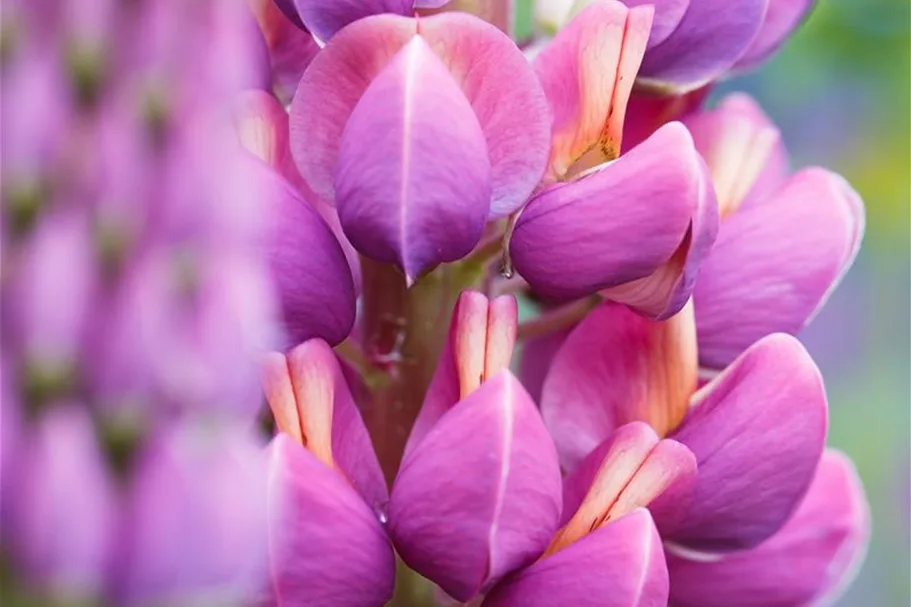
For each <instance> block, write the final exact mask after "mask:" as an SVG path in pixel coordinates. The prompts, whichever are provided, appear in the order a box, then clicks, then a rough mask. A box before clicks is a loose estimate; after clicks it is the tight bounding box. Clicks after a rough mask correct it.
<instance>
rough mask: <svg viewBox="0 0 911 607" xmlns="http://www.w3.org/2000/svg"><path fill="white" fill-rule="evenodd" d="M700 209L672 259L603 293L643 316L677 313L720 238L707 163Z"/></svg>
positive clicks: (662, 317)
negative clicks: (648, 272) (637, 277)
mask: <svg viewBox="0 0 911 607" xmlns="http://www.w3.org/2000/svg"><path fill="white" fill-rule="evenodd" d="M699 166H700V171H701V176H702V179H700V180H699V181H698V183H699V186H698V191H697V194H696V209H695V210H694V212H693V217H692V220H691V222H690V229H689V230H688V231H687V234H686V237H685V238H684V240H683V242H682V243H681V244H680V246H679V247H677V250H676V251H675V252H674V254H673V256H671V258H670V259H669V260H668V261H666V262H664V263H663V264H662V265H661V267H659V268H658V269H657V270H655V271H654V272H652V274H650V275H649V276H646V277H645V278H640V279H638V280H634V281H632V282H630V283H627V284H624V285H618V286H616V287H612V288H610V289H605V290H604V291H602V293H601V294H602V295H604V296H605V297H606V298H608V299H612V300H614V301H619V302H621V303H624V304H626V305H628V306H629V307H631V308H633V309H634V310H636V311H637V312H638V313H639V314H642V315H643V316H647V317H648V318H652V319H655V320H665V319H668V318H670V317H671V316H673V315H675V314H677V313H678V312H679V311H680V310H682V309H683V307H684V306H685V305H686V303H687V301H689V299H690V296H691V295H692V294H693V288H694V287H695V286H696V278H697V276H698V275H699V270H700V269H701V267H702V263H703V261H704V260H705V258H706V256H707V255H708V254H709V251H710V250H711V249H712V245H714V244H715V237H716V236H717V235H718V203H717V201H716V200H715V190H714V188H713V187H712V182H711V178H710V177H709V172H708V169H707V168H706V167H705V164H704V163H702V162H700V163H699Z"/></svg>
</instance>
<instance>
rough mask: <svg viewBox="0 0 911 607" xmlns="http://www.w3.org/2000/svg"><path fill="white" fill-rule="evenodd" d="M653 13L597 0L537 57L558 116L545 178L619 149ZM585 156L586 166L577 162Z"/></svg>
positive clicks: (536, 63) (594, 161)
mask: <svg viewBox="0 0 911 607" xmlns="http://www.w3.org/2000/svg"><path fill="white" fill-rule="evenodd" d="M652 14H653V9H652V7H650V6H648V7H640V8H637V9H633V10H630V9H627V8H626V7H625V6H624V5H622V4H620V3H619V2H597V3H595V4H593V5H591V6H590V7H588V8H587V9H585V10H583V11H582V12H581V13H579V15H578V16H577V17H576V18H575V19H573V21H572V22H571V23H570V24H569V26H567V27H566V28H564V29H563V30H561V31H560V32H559V33H558V34H557V36H556V37H555V38H554V39H553V40H552V41H551V42H550V44H548V45H547V46H546V47H545V48H544V50H543V51H541V53H540V54H539V55H538V56H537V57H535V59H534V67H535V72H536V73H537V75H538V78H539V79H540V80H541V85H542V87H543V89H544V94H545V95H547V101H548V102H549V104H550V107H551V110H552V112H553V117H554V123H553V134H552V140H553V141H552V145H551V153H550V161H549V165H548V169H547V174H546V176H545V182H554V181H558V180H562V179H565V178H567V177H569V176H571V175H572V174H575V173H578V172H579V171H580V170H584V169H586V168H588V167H591V166H594V165H597V164H600V163H602V162H605V161H608V160H614V159H615V158H617V156H619V155H620V143H621V137H622V133H623V116H624V114H625V111H626V103H627V100H628V99H629V94H630V91H631V90H632V86H633V81H634V80H635V77H636V71H637V70H638V69H639V64H640V63H641V62H642V56H643V54H644V53H645V45H646V41H647V40H648V34H649V28H650V27H651V23H652ZM583 156H585V157H586V158H585V160H584V161H583V163H582V164H583V165H587V166H578V167H576V166H574V165H576V163H577V161H579V160H580V158H582V157H583Z"/></svg>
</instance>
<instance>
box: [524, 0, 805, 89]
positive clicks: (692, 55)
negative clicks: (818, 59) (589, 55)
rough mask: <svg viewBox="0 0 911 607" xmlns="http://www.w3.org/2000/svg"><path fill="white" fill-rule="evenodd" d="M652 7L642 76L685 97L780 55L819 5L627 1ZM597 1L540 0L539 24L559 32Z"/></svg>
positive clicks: (767, 0) (763, 0)
mask: <svg viewBox="0 0 911 607" xmlns="http://www.w3.org/2000/svg"><path fill="white" fill-rule="evenodd" d="M622 1H623V3H624V4H626V5H627V6H630V7H634V6H639V5H643V4H652V5H653V6H654V7H655V21H654V25H653V27H652V32H651V35H650V36H649V41H648V52H647V53H646V55H645V59H644V61H643V64H642V69H641V71H640V72H639V75H638V82H639V84H640V85H641V86H643V87H644V88H648V89H651V90H653V91H657V92H660V93H662V94H668V93H673V94H682V93H686V92H689V91H691V90H695V89H698V88H700V87H702V86H704V85H706V84H708V83H709V82H712V81H714V80H717V79H718V78H720V77H722V76H724V75H725V74H726V73H727V72H728V71H730V70H736V69H743V68H748V67H753V66H755V65H756V64H758V63H760V62H761V61H762V60H764V59H765V58H766V57H768V56H769V55H770V54H771V53H772V52H774V51H775V50H776V49H777V48H778V47H779V46H780V45H781V44H782V43H783V42H784V41H785V40H786V39H787V36H788V34H790V33H791V32H792V31H793V30H794V28H796V27H797V26H798V25H799V24H800V22H801V21H802V20H803V19H804V18H805V17H806V15H807V14H808V13H809V12H810V10H811V9H812V7H813V4H814V1H813V0H798V1H792V0H737V2H724V3H719V2H715V1H713V0H658V1H649V2H644V1H642V0H622ZM594 3H595V0H539V1H538V2H537V3H536V10H537V15H538V20H539V22H540V23H541V24H542V25H543V26H544V27H545V28H547V29H549V30H552V31H557V30H559V29H561V28H563V27H564V26H565V25H566V23H567V22H568V21H569V20H571V19H572V18H573V17H574V16H575V15H577V14H578V13H579V12H580V11H581V10H582V9H584V8H585V7H586V6H588V5H591V4H594Z"/></svg>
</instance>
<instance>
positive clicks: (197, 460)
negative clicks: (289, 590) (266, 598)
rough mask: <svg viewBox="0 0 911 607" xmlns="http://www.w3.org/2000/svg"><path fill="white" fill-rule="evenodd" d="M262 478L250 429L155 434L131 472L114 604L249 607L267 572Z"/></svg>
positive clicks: (192, 425) (186, 427) (195, 428)
mask: <svg viewBox="0 0 911 607" xmlns="http://www.w3.org/2000/svg"><path fill="white" fill-rule="evenodd" d="M205 421H210V420H205ZM266 472H267V469H266V461H265V458H264V454H263V451H262V448H261V446H260V444H259V442H258V441H257V440H256V437H255V436H254V435H253V434H252V433H250V432H249V428H248V427H247V426H246V425H242V426H219V425H215V426H213V425H212V424H204V423H198V422H194V421H189V420H183V421H182V422H181V423H179V424H177V425H174V426H169V427H167V428H165V429H164V430H160V431H159V432H158V433H157V434H156V435H155V436H154V437H153V439H152V440H151V441H149V442H148V443H147V444H146V446H145V447H144V448H143V451H142V452H141V453H140V455H139V457H138V462H137V463H136V465H135V466H134V468H133V473H132V478H131V483H130V491H129V496H128V499H127V508H126V509H125V512H126V520H125V521H123V524H122V525H121V527H120V529H122V530H124V534H123V535H122V536H121V537H120V538H119V539H120V542H119V545H120V549H121V552H119V553H118V554H117V555H115V558H114V559H113V563H114V567H115V568H116V571H115V574H114V575H113V576H112V579H113V580H114V581H115V582H114V583H115V584H116V586H117V588H116V600H113V601H112V604H114V605H129V606H134V605H135V606H143V607H144V606H147V605H198V604H223V605H245V604H249V603H250V602H251V601H252V599H253V597H254V596H255V595H256V593H257V591H258V590H259V588H260V585H261V584H262V583H263V580H264V579H265V578H266V572H267V565H268V543H267V539H266V537H267V535H266V533H267V498H266V480H265V479H266Z"/></svg>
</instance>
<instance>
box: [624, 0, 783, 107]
mask: <svg viewBox="0 0 911 607" xmlns="http://www.w3.org/2000/svg"><path fill="white" fill-rule="evenodd" d="M768 2H769V0H728V1H726V2H723V3H718V2H709V1H701V2H699V1H692V2H690V5H689V8H687V11H686V14H685V15H684V16H683V19H682V20H681V21H680V25H678V26H677V29H675V30H674V33H672V34H671V35H670V36H668V38H667V39H666V40H665V41H664V42H662V43H661V44H659V45H658V46H656V47H654V48H651V49H649V51H648V53H647V54H646V55H645V61H643V63H642V70H641V71H640V73H639V83H640V84H642V85H644V86H646V87H647V88H651V89H658V90H662V91H666V92H674V93H678V94H679V93H686V92H689V91H691V90H693V89H696V88H699V87H700V86H702V85H704V84H706V83H708V82H711V81H712V80H715V79H717V78H718V77H719V76H721V75H722V74H724V72H725V71H727V70H728V69H729V68H730V67H731V66H732V65H734V62H736V61H737V59H738V58H739V57H740V56H741V55H743V53H744V52H745V51H746V49H747V47H748V46H749V45H750V41H751V40H752V39H753V38H754V37H755V36H756V33H757V32H758V31H759V28H760V27H761V26H762V19H763V16H764V15H765V11H766V7H767V5H768Z"/></svg>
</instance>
